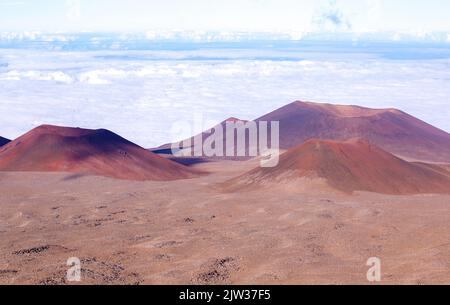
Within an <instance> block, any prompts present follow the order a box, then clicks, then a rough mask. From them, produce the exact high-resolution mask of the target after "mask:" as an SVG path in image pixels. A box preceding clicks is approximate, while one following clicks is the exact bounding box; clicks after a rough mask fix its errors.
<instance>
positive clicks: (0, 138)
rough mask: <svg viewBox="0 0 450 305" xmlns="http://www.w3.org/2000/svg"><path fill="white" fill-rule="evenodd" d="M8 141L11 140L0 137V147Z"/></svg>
mask: <svg viewBox="0 0 450 305" xmlns="http://www.w3.org/2000/svg"><path fill="white" fill-rule="evenodd" d="M9 142H11V140H8V139H6V138H3V137H0V147H2V146H3V145H6V144H8V143H9Z"/></svg>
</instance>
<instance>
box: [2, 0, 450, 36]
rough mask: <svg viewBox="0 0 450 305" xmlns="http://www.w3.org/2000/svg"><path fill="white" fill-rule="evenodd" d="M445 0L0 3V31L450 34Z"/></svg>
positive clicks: (52, 0) (48, 0) (25, 0)
mask: <svg viewBox="0 0 450 305" xmlns="http://www.w3.org/2000/svg"><path fill="white" fill-rule="evenodd" d="M448 12H450V1H448V0H245V1H243V0H165V1H160V0H127V1H125V0H0V31H53V32H55V31H141V30H149V29H164V30H180V29H182V30H200V31H208V30H225V31H238V30H239V31H255V32H265V31H298V32H310V31H325V32H329V31H352V32H377V31H414V32H418V33H420V32H432V31H445V32H446V31H450V18H448Z"/></svg>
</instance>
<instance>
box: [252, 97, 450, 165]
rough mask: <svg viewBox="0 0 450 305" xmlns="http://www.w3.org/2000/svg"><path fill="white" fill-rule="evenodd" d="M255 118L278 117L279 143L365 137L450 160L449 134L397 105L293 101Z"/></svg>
mask: <svg viewBox="0 0 450 305" xmlns="http://www.w3.org/2000/svg"><path fill="white" fill-rule="evenodd" d="M256 121H280V146H281V148H283V149H289V148H293V147H295V146H297V145H299V144H302V143H304V142H305V141H307V140H310V139H321V140H336V141H345V140H349V139H352V138H363V139H367V140H368V141H370V142H371V143H374V144H375V145H377V146H379V147H381V148H382V149H384V150H386V151H389V152H390V153H393V154H396V155H399V156H402V157H406V158H411V159H414V160H423V161H433V162H450V134H448V133H447V132H445V131H442V130H440V129H437V128H435V127H433V126H431V125H429V124H427V123H425V122H423V121H421V120H419V119H417V118H414V117H412V116H410V115H408V114H406V113H404V112H402V111H399V110H396V109H369V108H364V107H358V106H341V105H330V104H317V103H307V102H294V103H292V104H289V105H287V106H284V107H282V108H280V109H278V110H276V111H274V112H272V113H269V114H267V115H265V116H263V117H261V118H259V119H257V120H256Z"/></svg>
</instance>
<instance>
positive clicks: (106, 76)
mask: <svg viewBox="0 0 450 305" xmlns="http://www.w3.org/2000/svg"><path fill="white" fill-rule="evenodd" d="M449 83H450V47H448V46H446V47H445V46H435V45H405V44H402V45H394V44H392V45H391V44H380V45H366V46H354V45H351V44H349V45H346V46H342V45H333V44H321V43H316V44H315V43H310V44H296V43H292V44H287V45H286V44H280V45H277V44H272V43H270V42H267V43H264V44H260V43H255V44H254V45H252V44H245V45H238V44H232V45H226V44H223V43H221V44H217V45H215V44H214V43H212V44H208V45H197V46H195V45H194V46H193V45H189V46H188V47H186V46H185V45H183V46H176V45H175V46H174V45H171V47H170V48H164V47H163V46H159V47H158V48H157V49H155V50H150V51H144V50H139V51H130V50H123V49H121V50H115V51H113V50H96V51H73V50H71V51H63V50H45V49H29V48H28V49H23V48H17V49H14V48H4V49H0V116H1V118H2V119H1V122H2V123H1V125H0V135H1V136H4V137H8V138H15V137H17V136H19V135H21V134H23V133H24V132H26V131H28V130H30V129H31V128H33V127H36V126H38V125H40V124H44V123H45V124H56V125H64V126H79V127H86V128H107V129H110V130H112V131H114V132H116V133H119V134H120V135H122V136H124V137H126V138H128V139H130V140H131V141H134V142H136V143H138V144H139V145H142V146H145V147H155V146H159V145H161V144H164V143H167V142H170V141H172V140H175V139H174V136H173V135H172V132H171V127H172V126H173V125H174V124H175V123H178V122H180V121H186V122H193V121H194V120H196V119H198V118H199V116H201V117H202V118H203V120H204V124H205V126H198V125H197V126H194V128H193V129H192V130H186V133H185V134H183V135H181V134H180V135H176V137H178V139H181V138H183V137H185V136H188V135H190V134H191V133H196V132H199V131H200V130H201V129H203V128H207V127H211V124H214V123H218V122H220V121H222V120H224V119H226V118H228V117H231V116H234V117H239V118H242V119H255V118H257V117H259V116H261V115H263V114H265V113H267V112H270V111H272V110H274V109H276V108H278V107H280V106H283V105H285V104H287V103H290V102H292V101H295V100H305V101H317V102H329V103H341V104H357V105H363V106H369V107H395V108H399V109H402V110H404V111H406V112H408V113H410V114H412V115H414V116H417V117H419V118H420V119H422V120H425V121H427V122H429V123H431V124H433V125H435V126H437V127H439V128H441V129H444V130H446V131H450V120H449V119H448V118H449V117H450V86H449Z"/></svg>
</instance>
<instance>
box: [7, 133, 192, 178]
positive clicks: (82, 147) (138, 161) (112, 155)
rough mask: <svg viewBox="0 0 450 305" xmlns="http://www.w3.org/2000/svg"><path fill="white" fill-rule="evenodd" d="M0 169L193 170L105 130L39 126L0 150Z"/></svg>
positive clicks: (124, 173) (158, 173) (133, 174)
mask: <svg viewBox="0 0 450 305" xmlns="http://www.w3.org/2000/svg"><path fill="white" fill-rule="evenodd" d="M0 171H37V172H72V173H82V174H84V173H86V174H94V175H100V176H106V177H111V178H117V179H126V180H157V181H166V180H176V179H184V178H191V177H193V176H195V174H196V172H195V171H193V170H191V169H189V168H187V167H185V166H182V165H180V164H177V163H175V162H172V161H170V160H166V159H164V158H161V157H159V156H157V155H155V154H153V153H151V152H149V151H147V150H145V149H143V148H141V147H139V146H137V145H135V144H133V143H131V142H129V141H127V140H125V139H124V138H122V137H120V136H118V135H116V134H114V133H112V132H110V131H108V130H104V129H100V130H88V129H80V128H66V127H57V126H48V125H44V126H40V127H37V128H35V129H33V130H32V131H30V132H28V133H27V134H25V135H23V136H21V137H20V138H18V139H16V140H14V141H12V142H10V143H9V144H7V145H5V146H3V147H2V148H1V149H0Z"/></svg>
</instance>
